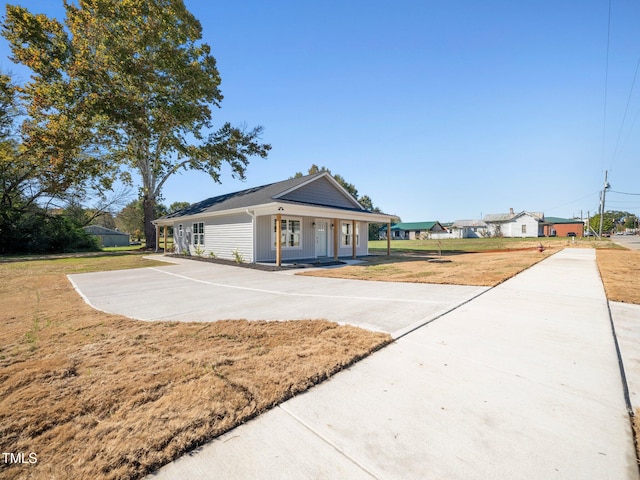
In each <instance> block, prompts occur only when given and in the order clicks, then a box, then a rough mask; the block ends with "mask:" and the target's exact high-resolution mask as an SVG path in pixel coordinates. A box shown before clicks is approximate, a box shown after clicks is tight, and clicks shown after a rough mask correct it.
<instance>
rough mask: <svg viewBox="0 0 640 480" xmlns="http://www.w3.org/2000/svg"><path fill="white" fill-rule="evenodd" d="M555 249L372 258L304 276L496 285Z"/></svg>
mask: <svg viewBox="0 0 640 480" xmlns="http://www.w3.org/2000/svg"><path fill="white" fill-rule="evenodd" d="M554 252H557V250H555V249H549V248H548V249H546V250H545V251H544V252H542V253H540V252H538V251H537V250H532V249H526V250H516V251H514V250H504V251H501V252H482V253H447V254H445V253H443V255H442V260H446V262H445V263H437V262H430V261H429V259H434V260H437V259H438V257H437V255H430V256H427V255H416V254H395V255H394V254H392V255H391V256H389V257H387V256H379V257H370V258H369V259H367V261H366V262H365V263H362V264H359V265H351V266H346V267H340V268H337V269H327V270H315V271H312V272H304V273H300V275H312V276H318V277H334V278H353V279H359V280H381V281H386V282H413V283H439V284H450V285H478V286H493V285H497V284H499V283H501V282H503V281H505V280H506V279H508V278H511V277H513V276H514V275H516V274H517V273H519V272H521V271H522V270H524V269H526V268H528V267H530V266H531V265H533V264H535V263H537V262H539V261H541V260H543V259H545V258H546V257H548V256H549V255H551V254H552V253H554Z"/></svg>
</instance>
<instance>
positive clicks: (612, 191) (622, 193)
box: [609, 190, 640, 195]
mask: <svg viewBox="0 0 640 480" xmlns="http://www.w3.org/2000/svg"><path fill="white" fill-rule="evenodd" d="M609 191H610V192H611V193H619V194H620V195H640V193H627V192H618V191H616V190H609Z"/></svg>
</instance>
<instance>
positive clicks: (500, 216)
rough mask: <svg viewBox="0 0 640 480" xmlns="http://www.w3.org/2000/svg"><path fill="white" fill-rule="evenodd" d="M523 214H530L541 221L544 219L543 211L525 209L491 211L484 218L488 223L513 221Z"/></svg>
mask: <svg viewBox="0 0 640 480" xmlns="http://www.w3.org/2000/svg"><path fill="white" fill-rule="evenodd" d="M523 215H529V216H530V217H533V218H535V219H536V220H538V221H539V222H541V221H543V220H544V213H543V212H527V211H525V210H523V211H522V212H520V213H489V214H487V215H485V216H484V218H483V219H482V220H483V221H484V222H486V223H500V222H511V221H513V220H515V219H516V218H518V217H521V216H523Z"/></svg>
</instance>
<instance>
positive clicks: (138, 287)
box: [69, 256, 487, 337]
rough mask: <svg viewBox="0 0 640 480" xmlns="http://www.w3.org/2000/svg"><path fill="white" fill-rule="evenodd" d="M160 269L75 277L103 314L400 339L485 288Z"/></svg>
mask: <svg viewBox="0 0 640 480" xmlns="http://www.w3.org/2000/svg"><path fill="white" fill-rule="evenodd" d="M149 258H156V259H159V260H166V261H171V262H173V263H172V264H167V266H162V267H151V268H144V269H135V270H119V271H112V272H98V273H85V274H79V275H69V279H70V280H71V282H72V283H73V284H74V287H75V288H76V290H78V291H79V292H80V294H81V295H82V296H83V298H84V299H85V301H87V303H89V304H90V305H91V306H93V307H94V308H97V309H99V310H102V311H105V312H108V313H115V314H120V315H125V316H127V317H131V318H135V319H140V320H179V321H197V322H210V321H215V320H225V319H247V320H300V319H327V320H331V321H336V322H339V323H348V324H352V325H357V326H361V327H363V328H367V329H370V330H377V331H383V332H388V333H390V334H392V335H393V336H394V337H398V336H400V335H402V334H403V333H406V332H408V331H411V330H413V329H414V328H416V327H418V326H420V325H423V324H424V323H426V322H428V321H429V320H431V319H433V318H437V317H439V316H440V315H442V314H444V313H446V312H448V311H450V310H452V309H454V308H456V307H457V306H459V305H461V304H463V303H465V302H467V301H469V300H470V299H472V298H474V297H476V296H478V295H479V294H481V293H483V292H484V291H486V290H487V288H486V287H468V286H453V285H428V284H408V283H390V282H363V281H360V280H342V279H334V278H318V277H302V276H297V275H293V274H292V272H287V271H282V272H265V271H261V270H253V269H248V268H238V267H233V266H226V265H219V264H214V263H204V262H198V261H193V260H187V259H179V258H177V259H175V258H165V257H162V256H151V257H149Z"/></svg>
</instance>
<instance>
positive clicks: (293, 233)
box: [271, 218, 302, 249]
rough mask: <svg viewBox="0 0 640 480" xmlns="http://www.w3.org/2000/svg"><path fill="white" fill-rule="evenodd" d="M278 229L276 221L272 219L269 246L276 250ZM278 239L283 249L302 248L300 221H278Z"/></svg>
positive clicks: (290, 219)
mask: <svg viewBox="0 0 640 480" xmlns="http://www.w3.org/2000/svg"><path fill="white" fill-rule="evenodd" d="M277 229H278V219H277V218H274V219H273V228H272V229H271V245H272V248H276V233H277ZM280 238H281V244H282V248H283V249H287V248H291V249H294V248H302V219H300V218H283V219H282V220H281V221H280Z"/></svg>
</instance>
